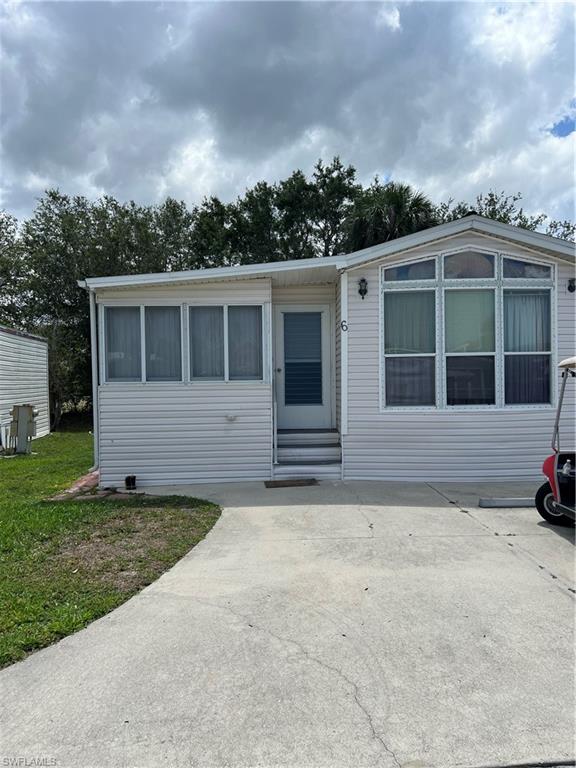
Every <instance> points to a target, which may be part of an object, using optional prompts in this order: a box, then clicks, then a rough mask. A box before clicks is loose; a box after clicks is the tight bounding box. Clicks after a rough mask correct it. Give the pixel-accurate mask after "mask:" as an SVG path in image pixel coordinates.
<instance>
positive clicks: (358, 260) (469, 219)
mask: <svg viewBox="0 0 576 768" xmlns="http://www.w3.org/2000/svg"><path fill="white" fill-rule="evenodd" d="M467 231H471V232H474V231H475V232H479V233H482V234H487V235H493V236H494V237H500V238H504V239H507V240H515V241H516V242H517V243H519V244H524V245H532V246H533V247H534V246H536V247H538V246H539V247H540V248H542V249H545V250H547V251H549V252H553V253H555V254H557V255H558V256H559V257H561V258H562V257H564V259H566V258H568V259H569V260H570V261H573V260H574V258H575V253H576V244H575V243H572V242H570V241H568V240H561V239H560V238H558V237H551V236H550V235H545V234H543V233H542V232H533V231H532V230H529V229H522V228H521V227H515V226H513V225H512V224H504V223H502V222H501V221H494V220H493V219H487V218H485V217H484V216H477V215H474V216H472V215H471V216H465V217H464V218H462V219H456V220H455V221H449V222H447V223H446V224H439V225H438V226H436V227H430V228H429V229H423V230H422V231H421V232H415V233H414V234H413V235H406V236H405V237H399V238H398V239H396V240H391V241H390V242H388V243H381V244H380V245H374V246H372V247H371V248H365V249H363V250H361V251H356V252H355V253H350V254H348V256H347V257H346V262H347V267H348V268H349V269H350V268H352V267H356V266H360V265H363V264H366V263H367V262H369V261H374V260H375V259H381V258H383V257H385V256H389V255H392V254H394V253H398V252H401V251H405V250H408V249H410V248H417V247H418V246H420V245H426V243H429V242H434V241H436V240H444V239H446V238H448V237H453V236H454V235H458V234H461V233H463V232H467Z"/></svg>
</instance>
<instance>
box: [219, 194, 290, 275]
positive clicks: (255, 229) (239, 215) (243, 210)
mask: <svg viewBox="0 0 576 768" xmlns="http://www.w3.org/2000/svg"><path fill="white" fill-rule="evenodd" d="M229 242H230V249H231V251H232V253H234V255H235V257H236V258H237V259H238V261H239V262H240V263H241V264H260V263H262V262H266V261H277V260H278V259H280V258H282V256H281V253H280V249H279V221H278V210H277V208H276V188H275V187H273V186H270V184H268V183H267V182H265V181H260V182H258V184H256V185H255V186H254V187H253V188H252V189H249V190H247V191H246V193H245V194H244V197H240V198H238V200H237V202H236V203H235V205H233V206H230V232H229Z"/></svg>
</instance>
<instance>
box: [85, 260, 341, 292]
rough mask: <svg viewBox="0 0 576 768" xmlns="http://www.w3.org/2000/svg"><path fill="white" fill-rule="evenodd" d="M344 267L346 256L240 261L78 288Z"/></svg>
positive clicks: (94, 280)
mask: <svg viewBox="0 0 576 768" xmlns="http://www.w3.org/2000/svg"><path fill="white" fill-rule="evenodd" d="M330 266H333V267H335V268H336V269H338V268H339V267H345V266H346V257H345V256H330V257H327V258H321V257H317V258H312V259H293V260H290V261H268V262H264V263H262V264H240V265H238V266H235V267H209V268H208V269H194V270H188V271H184V272H155V273H150V274H141V275H118V276H113V277H89V278H87V279H86V280H79V281H78V285H79V286H80V287H81V288H90V289H94V288H121V287H124V286H129V285H161V284H163V283H176V282H188V281H194V280H210V279H217V280H222V279H225V278H229V277H234V278H237V277H258V275H263V274H267V273H269V272H288V271H290V270H296V269H318V268H319V267H330Z"/></svg>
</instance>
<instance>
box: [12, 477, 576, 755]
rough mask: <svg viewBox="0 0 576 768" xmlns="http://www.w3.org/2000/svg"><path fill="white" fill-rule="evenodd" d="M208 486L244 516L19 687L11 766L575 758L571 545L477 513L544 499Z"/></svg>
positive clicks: (535, 525)
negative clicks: (488, 501) (19, 762)
mask: <svg viewBox="0 0 576 768" xmlns="http://www.w3.org/2000/svg"><path fill="white" fill-rule="evenodd" d="M166 490H168V489H166ZM169 490H170V491H171V492H172V491H173V490H174V489H169ZM192 490H193V493H194V494H195V495H197V496H203V497H207V498H211V499H214V500H216V501H219V502H220V503H222V504H223V505H224V506H225V511H224V513H223V516H222V518H221V520H220V521H219V522H218V524H217V525H216V527H215V528H214V529H213V531H212V532H211V533H210V534H209V536H208V537H207V539H206V540H205V541H204V542H202V543H201V544H200V545H199V546H198V547H197V548H196V549H194V550H193V551H192V552H191V553H190V554H189V555H188V556H187V557H185V558H184V559H183V560H182V561H181V562H180V563H178V565H176V567H175V568H173V569H172V570H171V571H169V572H168V573H167V574H165V575H164V576H163V577H162V578H161V579H160V580H159V581H157V582H156V583H155V584H153V585H152V586H151V587H149V588H148V589H146V590H144V591H143V592H142V593H141V594H140V595H138V596H137V597H135V598H133V599H132V600H130V601H129V602H128V603H126V604H125V605H124V606H122V607H121V608H119V609H118V610H116V611H114V612H113V613H111V614H109V615H108V616H107V617H105V618H103V619H101V620H99V621H96V622H94V623H93V624H92V625H91V626H89V627H88V628H87V629H86V630H84V631H82V632H79V633H78V634H76V635H74V636H72V637H69V638H67V639H65V640H63V641H62V642H60V643H58V644H57V645H55V646H53V647H51V648H48V649H46V650H44V651H41V652H39V653H36V654H34V655H33V656H31V657H30V658H29V659H27V660H26V661H24V662H22V663H19V664H16V665H14V666H13V667H10V668H9V669H7V670H5V671H3V672H2V673H0V689H1V694H2V695H1V697H0V702H1V707H2V720H1V735H0V738H1V746H0V756H1V757H2V758H3V759H5V758H19V757H20V758H28V760H30V759H32V758H33V757H34V758H36V759H38V758H39V757H43V758H45V759H46V760H52V759H54V760H56V761H57V762H56V763H55V765H57V767H58V768H64V767H74V768H79V767H84V766H102V767H104V766H106V768H110V767H115V766H130V767H132V766H162V765H164V766H170V767H171V768H178V767H179V766H219V767H224V766H230V767H235V766H262V767H266V768H272V767H273V766H274V767H278V766H294V767H295V768H296V767H297V768H307V767H308V766H310V767H312V766H322V767H325V768H328V767H330V768H332V767H344V766H347V767H348V766H350V767H352V766H354V768H358V767H360V766H381V767H382V768H387V767H388V766H390V768H398V767H399V766H405V767H406V768H408V766H410V767H411V768H416V767H417V766H435V767H436V768H451V767H452V766H454V767H455V766H480V765H482V766H484V765H493V764H496V765H509V764H512V763H532V762H534V763H535V762H538V761H557V762H561V761H566V760H568V759H570V758H572V757H573V740H572V734H573V712H574V701H573V694H572V685H573V662H574V659H573V639H574V638H573V617H574V614H573V598H574V584H573V583H572V580H573V579H572V577H573V563H574V561H573V540H571V536H570V532H567V531H566V530H563V529H554V528H552V527H550V526H548V525H546V524H545V523H544V522H541V521H540V519H539V517H538V515H537V513H536V511H535V510H534V509H511V510H480V509H477V508H475V507H476V504H477V500H478V496H479V495H515V496H516V495H528V494H530V493H532V492H533V490H534V489H533V488H532V487H528V488H526V487H511V486H508V487H506V488H502V487H499V488H498V487H491V488H487V487H478V486H475V487H473V486H454V487H452V486H449V485H438V486H435V487H431V486H426V485H420V486H413V487H412V488H406V487H404V486H401V485H396V484H391V483H386V484H384V483H346V484H341V483H334V484H330V483H326V484H321V485H319V486H317V487H305V488H291V489H274V490H266V489H265V488H264V487H263V485H262V484H260V483H258V484H256V483H254V484H242V485H228V486H226V485H222V486H219V487H214V486H201V487H200V486H195V487H194V488H193V489H192ZM186 491H188V492H189V491H190V489H186ZM7 764H8V763H6V762H4V761H3V762H2V765H7ZM37 764H38V763H37ZM45 765H54V763H50V762H47V763H45Z"/></svg>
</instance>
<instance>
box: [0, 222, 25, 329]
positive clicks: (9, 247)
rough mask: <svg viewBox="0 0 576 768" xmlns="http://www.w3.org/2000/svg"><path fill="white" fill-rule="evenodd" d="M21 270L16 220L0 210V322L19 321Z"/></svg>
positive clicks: (12, 323) (16, 322)
mask: <svg viewBox="0 0 576 768" xmlns="http://www.w3.org/2000/svg"><path fill="white" fill-rule="evenodd" d="M22 272H23V270H22V259H21V243H20V239H19V236H18V220H17V219H16V217H15V216H11V215H10V214H9V213H7V212H6V211H0V323H3V324H5V325H8V326H17V325H18V324H19V322H20V313H21V305H22V299H21V290H20V282H21V280H22Z"/></svg>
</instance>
